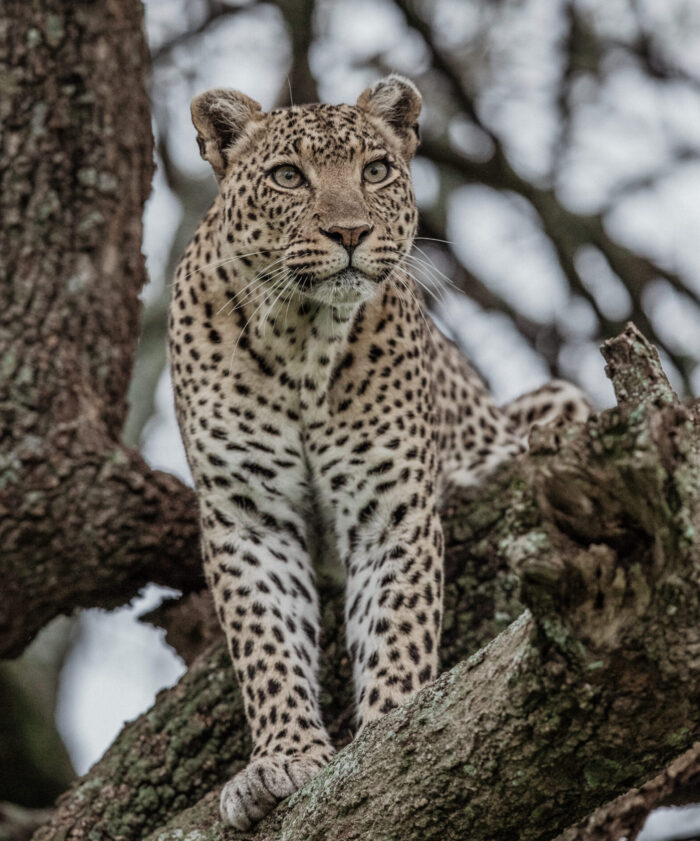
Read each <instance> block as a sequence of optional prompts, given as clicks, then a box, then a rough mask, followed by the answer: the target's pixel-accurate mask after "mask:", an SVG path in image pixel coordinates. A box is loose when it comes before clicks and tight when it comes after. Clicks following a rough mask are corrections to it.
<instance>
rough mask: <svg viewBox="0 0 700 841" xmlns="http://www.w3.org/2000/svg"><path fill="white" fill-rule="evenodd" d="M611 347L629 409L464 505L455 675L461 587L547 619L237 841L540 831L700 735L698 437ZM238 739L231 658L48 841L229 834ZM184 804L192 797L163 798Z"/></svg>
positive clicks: (659, 379)
mask: <svg viewBox="0 0 700 841" xmlns="http://www.w3.org/2000/svg"><path fill="white" fill-rule="evenodd" d="M604 353H605V355H606V359H607V361H608V374H609V376H610V377H611V379H612V381H613V384H614V387H615V390H616V394H617V396H618V401H619V405H618V407H617V408H615V409H612V410H609V411H607V412H603V413H601V414H600V415H598V416H595V417H594V418H592V419H591V420H590V421H589V422H588V423H587V424H586V425H585V426H583V425H582V426H579V427H572V428H570V429H568V430H565V431H562V430H555V429H546V428H543V429H540V430H536V431H535V432H534V433H533V436H532V441H531V444H532V449H531V453H530V454H529V456H528V457H526V458H525V459H523V460H522V462H521V463H520V464H519V465H518V466H517V467H511V468H510V469H506V470H505V471H503V473H501V474H499V475H497V476H496V477H494V479H493V480H492V481H491V482H489V483H488V484H487V485H486V486H485V487H484V488H483V489H480V490H479V491H478V492H476V493H474V492H472V494H471V495H467V496H466V497H465V498H461V497H460V498H458V499H457V498H456V499H454V500H452V501H450V502H448V506H447V511H446V513H445V522H446V533H447V536H448V541H449V544H450V547H451V549H450V551H449V552H448V563H447V567H448V574H449V576H450V584H449V585H448V587H447V609H446V613H445V615H446V634H445V643H446V646H447V648H446V653H447V656H446V657H445V663H446V664H447V665H450V664H451V663H454V662H455V660H456V659H459V658H460V656H461V654H462V653H463V652H464V635H463V634H462V633H461V632H459V631H458V632H457V633H455V625H456V624H457V623H458V622H459V621H460V620H459V619H458V618H457V616H461V615H467V616H468V615H469V614H468V611H466V610H465V605H464V601H461V599H462V598H465V600H466V601H467V602H468V603H469V604H470V605H471V611H472V614H474V613H475V612H476V613H478V609H481V604H480V601H479V598H478V597H477V596H475V591H478V590H479V588H478V587H475V586H474V583H473V581H472V583H471V586H469V584H468V583H467V582H468V581H469V578H470V573H469V569H472V570H473V572H472V575H473V576H474V580H478V577H477V576H478V570H479V569H480V566H481V563H482V562H483V559H485V558H486V559H488V558H490V559H491V566H492V568H496V569H500V570H501V572H500V573H499V574H498V577H499V578H500V579H501V580H502V581H504V580H507V579H508V578H509V575H508V574H506V575H505V576H503V569H504V567H505V568H506V569H507V568H510V570H511V573H510V581H511V586H512V580H513V573H514V571H515V570H518V571H519V573H520V576H521V578H522V598H523V599H524V601H525V602H526V603H527V605H528V606H529V608H530V611H531V612H526V613H524V614H523V615H521V617H520V618H519V619H518V620H517V621H516V622H514V623H513V624H512V625H511V626H509V627H508V628H507V629H506V630H505V631H503V632H502V633H501V634H500V635H499V636H498V637H497V638H496V639H495V640H494V641H493V642H491V643H490V644H489V645H488V646H487V647H486V648H484V649H482V650H481V651H480V652H479V653H478V654H477V655H474V656H473V657H472V658H471V659H470V660H469V661H467V662H463V663H460V664H459V665H456V666H454V668H452V670H451V671H449V672H446V673H445V674H443V675H442V677H440V678H439V679H438V680H437V681H436V682H435V683H434V684H432V685H431V686H430V687H427V688H426V689H425V690H424V691H422V692H421V693H419V694H418V695H417V696H415V697H414V699H413V700H412V701H411V702H409V704H407V705H406V706H404V707H402V708H400V709H399V710H396V711H394V712H392V713H390V714H389V715H388V716H386V717H385V718H383V719H382V720H381V721H379V722H377V723H376V724H374V725H372V726H370V727H368V728H367V729H366V730H365V731H364V732H363V734H362V735H361V736H360V737H359V738H357V739H355V741H353V742H352V744H351V745H350V746H349V747H347V748H346V749H345V750H344V751H342V752H341V753H340V754H339V755H338V757H337V758H336V759H335V760H334V761H333V762H332V763H331V765H330V766H329V767H327V768H326V769H324V770H323V771H322V772H320V774H319V775H318V776H317V777H316V778H315V779H314V780H313V781H312V782H311V783H310V784H309V785H308V786H306V787H305V788H304V789H303V790H302V791H301V792H299V793H297V794H296V795H295V796H294V797H292V798H290V800H289V801H287V802H286V803H284V804H283V805H281V806H280V808H278V809H277V810H276V811H275V813H273V815H271V816H269V817H268V818H267V819H265V820H264V821H263V822H262V823H261V824H260V825H259V826H258V828H257V830H256V832H255V833H253V834H247V835H245V836H240V837H246V838H251V839H252V838H255V839H256V841H264V839H270V841H273V839H274V841H277V839H281V838H284V839H285V841H296V839H297V838H298V839H304V841H314V840H315V839H322V838H323V839H325V838H329V837H334V838H340V837H342V838H344V839H348V841H350V839H360V838H367V837H373V838H374V837H379V836H380V835H387V837H393V836H392V833H393V832H395V831H396V829H397V828H398V827H401V833H402V834H401V838H402V839H405V841H411V839H412V838H416V839H417V838H421V839H433V838H434V839H438V838H439V839H444V838H446V837H448V838H449V837H450V833H451V834H452V835H453V836H454V838H463V837H469V838H472V839H504V841H505V839H510V838H513V837H519V838H521V839H524V841H525V840H526V839H535V838H540V837H542V836H543V835H548V834H551V835H553V834H555V833H557V832H561V831H562V830H564V829H565V828H566V827H567V826H568V825H569V824H570V823H571V820H572V819H576V818H579V817H582V816H583V815H585V814H586V813H587V812H590V811H591V810H592V809H594V808H595V807H596V806H598V805H600V804H601V803H602V802H604V801H606V800H608V799H610V798H611V797H614V796H616V795H617V794H619V793H620V792H622V791H624V790H625V789H626V788H628V787H629V786H630V785H633V784H637V785H638V784H640V783H642V782H643V781H644V779H646V778H647V777H648V776H649V775H652V774H654V773H657V772H658V771H659V770H660V769H661V768H662V767H663V766H664V765H665V764H667V762H668V761H669V760H671V759H672V758H673V756H675V755H677V754H678V753H679V751H682V750H683V749H685V748H687V747H689V746H690V745H691V744H692V742H693V740H695V739H698V738H700V722H698V720H697V715H696V711H697V706H698V703H700V664H699V663H698V661H697V657H696V656H695V655H694V654H693V652H696V651H697V648H698V646H700V586H698V585H700V551H699V545H698V534H700V482H699V481H698V477H699V476H700V433H699V429H700V423H698V419H697V418H696V417H694V416H693V415H692V414H691V413H690V412H689V410H687V409H685V408H684V407H683V406H681V405H680V404H679V403H678V401H677V399H676V397H675V395H674V394H673V392H672V391H671V389H670V387H669V385H668V382H667V381H666V379H665V376H664V374H663V372H662V370H661V367H660V365H659V362H658V357H657V355H656V353H655V351H654V350H653V349H652V348H651V347H650V346H649V345H648V344H647V343H646V342H645V341H644V340H643V338H642V337H641V335H640V334H639V332H638V331H636V330H635V329H634V328H632V327H629V328H628V329H627V331H625V333H624V334H623V335H622V336H620V337H618V338H617V339H615V340H612V341H610V342H608V343H607V344H606V346H605V350H604ZM460 529H461V530H460ZM455 549H457V551H458V554H457V557H455ZM472 554H475V555H476V557H477V561H476V565H475V566H474V567H468V566H466V564H467V563H468V560H467V559H469V558H470V556H471V555H472ZM459 582H461V584H459ZM455 584H459V587H457V588H456V587H455ZM460 588H461V590H462V595H461V596H459V597H457V596H456V595H455V593H456V592H458V591H459V589H460ZM465 590H466V591H467V592H468V595H466V597H465ZM326 597H327V598H326V600H325V601H326V604H327V605H328V609H327V610H326V611H324V624H325V631H326V634H325V642H324V650H325V652H326V654H327V657H326V668H327V669H328V671H329V672H330V674H331V676H332V678H333V679H335V680H336V681H337V680H338V678H339V677H341V678H342V682H343V683H344V682H345V680H346V671H347V663H346V662H345V663H344V662H343V657H344V655H343V654H342V650H341V649H340V646H339V645H338V637H337V631H338V624H339V620H338V616H340V615H341V611H340V610H339V606H338V600H339V599H340V598H341V596H340V593H338V592H336V593H335V594H333V593H331V594H330V598H328V592H326ZM510 598H511V599H512V591H511V597H510ZM515 604H517V603H516V602H515V601H514V600H512V601H511V602H510V605H509V608H508V610H507V611H506V614H507V615H508V612H509V611H512V610H513V608H514V605H515ZM491 606H493V602H492V603H491V605H489V608H490V607H491ZM477 608H478V609H477ZM516 609H517V608H516ZM489 612H490V611H489V609H488V608H487V609H486V613H489ZM497 615H498V611H497V609H494V612H493V614H491V616H490V617H489V622H487V623H486V624H487V625H488V624H490V625H491V628H493V624H492V623H493V619H494V618H495V617H496V616H497ZM329 622H330V625H329V624H328V623H329ZM482 630H485V628H482ZM328 655H330V656H328ZM325 679H326V680H328V674H327V675H326V678H325ZM348 683H349V681H348ZM334 693H335V689H334V690H333V692H332V693H329V694H334ZM326 707H327V708H326V718H327V720H333V721H334V722H335V723H337V722H338V721H342V720H343V718H342V714H341V715H338V711H339V710H340V711H341V713H342V709H341V708H342V703H341V705H340V706H339V705H338V695H334V698H333V700H332V701H331V702H330V708H329V707H328V697H327V698H326ZM334 713H335V718H333V714H334ZM242 725H243V718H242V710H241V704H240V699H239V698H238V695H237V692H236V691H235V689H234V687H233V678H232V675H231V669H230V667H229V666H228V660H227V655H226V653H225V651H224V649H223V646H221V645H220V646H219V647H218V648H215V649H214V650H213V651H210V652H209V653H208V654H206V655H204V656H203V657H201V658H200V659H199V660H197V661H196V663H195V664H194V665H193V667H192V668H191V669H190V672H189V673H188V675H187V676H186V677H185V678H183V681H182V682H181V684H180V685H179V687H177V688H176V689H174V690H171V691H170V692H169V693H166V694H165V695H163V696H161V698H160V700H159V702H158V703H157V704H156V707H155V708H154V710H153V711H151V712H150V713H147V714H146V715H144V716H143V717H142V718H141V719H140V720H139V721H138V722H136V724H135V725H132V726H131V727H130V728H127V729H126V730H125V731H124V733H123V734H122V736H121V737H120V739H119V740H118V741H117V743H116V744H115V746H114V747H113V748H112V749H110V751H109V752H108V753H107V755H106V756H105V758H104V759H103V760H102V761H101V762H100V763H99V764H98V765H97V766H96V767H95V769H93V772H92V773H91V775H89V776H88V777H86V778H85V779H84V780H83V781H82V782H81V783H79V785H78V786H77V788H76V789H75V790H74V791H73V792H72V793H71V794H69V795H67V796H66V797H65V798H64V799H63V801H62V802H61V804H60V807H59V809H58V811H57V813H56V815H55V817H54V820H53V821H52V823H51V824H49V825H48V826H47V827H44V828H43V829H42V830H40V832H39V833H38V834H37V836H36V841H50V839H54V838H58V837H60V838H62V839H66V840H68V839H82V838H86V837H87V836H88V834H89V835H90V838H91V839H94V838H102V837H104V838H107V837H112V838H113V837H120V838H125V839H132V838H133V839H136V838H140V837H143V836H144V835H145V834H147V833H148V832H151V833H153V839H154V841H155V839H156V838H158V839H160V841H169V840H170V839H173V840H174V839H176V838H178V837H182V833H183V832H187V831H189V830H194V829H196V830H197V831H198V833H199V834H198V836H197V837H198V839H199V841H213V839H219V838H222V839H223V838H225V837H227V833H228V830H225V829H224V828H223V827H222V826H221V824H219V823H218V820H217V818H216V802H215V801H216V793H215V792H213V793H206V792H211V789H212V788H214V786H216V785H218V783H219V782H220V781H221V780H222V779H223V778H224V777H225V776H226V775H227V774H228V773H230V772H232V771H235V770H236V769H237V768H239V767H241V766H242V764H243V762H244V760H245V755H246V750H247V744H246V742H247V735H243V734H245V732H246V731H245V730H244V728H243V726H242ZM334 733H335V736H336V738H338V736H339V735H340V736H341V738H340V739H339V742H341V743H342V741H343V739H342V734H340V733H339V731H338V728H337V727H335V729H334ZM130 769H138V773H136V775H135V776H134V777H133V778H132V771H130ZM105 785H106V786H107V788H105V787H104V786H105ZM144 790H146V791H148V793H149V794H148V804H151V805H148V804H144V800H143V798H144V794H143V792H144ZM171 791H176V792H177V795H176V796H177V800H176V801H175V800H174V798H173V797H172V796H170V799H169V801H166V796H167V793H168V792H171ZM202 795H205V796H204V798H203V799H202V800H201V801H199V802H197V801H198V798H199V797H201V796H202ZM105 802H108V803H109V804H110V808H109V809H108V810H106V811H105V810H104V803H105ZM166 802H167V807H164V805H163V804H164V803H166ZM182 809H184V811H181V810H182ZM175 812H180V813H179V814H175ZM164 824H165V825H164Z"/></svg>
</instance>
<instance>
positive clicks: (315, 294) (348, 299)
mask: <svg viewBox="0 0 700 841" xmlns="http://www.w3.org/2000/svg"><path fill="white" fill-rule="evenodd" d="M297 282H298V283H299V286H300V288H301V290H302V291H303V292H304V294H305V295H306V296H307V297H309V298H312V299H313V300H314V301H317V302H318V303H322V304H354V303H359V302H361V301H366V300H367V299H368V298H371V297H372V295H374V293H375V292H376V290H377V285H378V283H379V280H378V279H377V278H373V277H370V276H369V275H366V274H365V273H364V272H361V271H359V269H354V268H345V269H341V270H340V271H339V272H336V273H335V274H333V275H330V277H325V278H322V279H320V280H319V279H318V278H316V277H313V276H311V275H301V276H298V277H297Z"/></svg>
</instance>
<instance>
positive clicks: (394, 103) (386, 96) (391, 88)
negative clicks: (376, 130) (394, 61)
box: [357, 73, 422, 160]
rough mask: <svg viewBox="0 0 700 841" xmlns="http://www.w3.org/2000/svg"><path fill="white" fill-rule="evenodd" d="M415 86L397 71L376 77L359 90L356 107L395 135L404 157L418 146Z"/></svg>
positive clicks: (408, 157) (419, 106)
mask: <svg viewBox="0 0 700 841" xmlns="http://www.w3.org/2000/svg"><path fill="white" fill-rule="evenodd" d="M421 103H422V99H421V95H420V93H419V91H418V88H417V87H416V86H415V85H414V84H413V82H411V80H410V79H406V78H404V77H403V76H399V74H398V73H392V74H391V76H387V77H386V78H384V79H380V80H379V81H378V82H377V83H376V84H374V85H372V87H371V88H367V90H365V91H363V92H362V93H361V94H360V97H359V99H358V100H357V107H358V108H361V109H362V110H363V111H366V112H367V114H368V115H369V116H370V117H373V118H375V119H376V120H380V121H381V122H382V123H383V124H384V125H385V126H387V127H388V128H389V130H390V131H391V132H392V133H393V134H394V135H395V136H396V138H397V140H398V142H399V145H400V147H401V151H402V153H403V155H404V157H405V158H406V159H407V160H409V159H410V158H412V157H413V155H414V154H415V152H416V149H417V148H418V141H419V139H420V134H419V131H418V115H419V114H420V109H421Z"/></svg>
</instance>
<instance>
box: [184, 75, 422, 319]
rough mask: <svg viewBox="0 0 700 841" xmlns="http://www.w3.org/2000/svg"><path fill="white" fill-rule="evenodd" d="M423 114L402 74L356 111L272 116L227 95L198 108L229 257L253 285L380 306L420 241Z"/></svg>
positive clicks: (218, 92)
mask: <svg viewBox="0 0 700 841" xmlns="http://www.w3.org/2000/svg"><path fill="white" fill-rule="evenodd" d="M420 109H421V96H420V93H419V92H418V90H417V88H416V87H415V85H414V84H413V83H412V82H411V81H409V80H408V79H405V78H403V77H402V76H398V75H396V74H392V75H390V76H388V77H386V78H385V79H381V80H380V81H379V82H377V83H376V84H374V85H373V86H372V87H371V88H367V90H365V91H363V93H362V94H361V95H360V97H359V98H358V100H357V103H356V105H307V106H301V107H300V106H295V107H291V108H279V109H276V110H274V111H270V112H269V113H263V111H262V109H261V108H260V105H259V104H258V103H257V102H254V101H253V100H252V99H250V98H249V97H247V96H246V95H245V94H243V93H240V92H239V91H234V90H229V89H226V88H215V89H213V90H210V91H207V92H205V93H203V94H200V95H199V96H197V97H195V98H194V100H193V101H192V120H193V122H194V124H195V127H196V129H197V142H198V144H199V149H200V152H201V154H202V157H203V158H205V159H206V160H208V161H209V163H210V164H211V166H212V169H213V170H214V173H215V174H216V177H217V179H218V181H219V187H220V190H221V196H222V200H221V202H220V203H219V204H220V207H221V208H222V212H221V215H220V218H219V222H218V235H219V240H220V245H221V250H222V251H227V252H228V253H227V255H226V256H228V257H230V258H231V259H234V260H237V261H240V263H241V264H242V266H243V268H244V274H245V275H246V277H247V280H248V282H249V284H250V285H256V284H258V283H259V284H266V285H267V287H268V289H267V293H268V296H269V293H270V291H271V290H272V291H273V292H278V291H279V294H280V295H281V296H282V295H283V296H284V297H285V298H287V297H289V295H290V293H292V294H298V295H300V296H303V297H310V298H313V299H315V300H316V301H319V302H322V303H329V304H340V303H356V302H359V301H361V300H364V299H366V298H368V297H371V296H372V295H373V294H374V292H375V291H376V289H377V287H378V285H379V284H380V283H381V282H382V281H383V280H385V279H386V278H388V277H390V275H391V274H392V272H393V271H394V270H395V269H396V268H397V266H398V264H399V263H400V262H401V260H402V258H403V256H404V255H405V254H407V253H408V251H409V250H410V248H411V244H412V241H413V237H414V236H415V233H416V221H417V213H416V203H415V199H414V196H413V188H412V186H411V175H410V168H409V161H410V160H411V158H412V156H413V154H414V153H415V151H416V147H417V145H418V115H419V114H420ZM263 291H265V290H263Z"/></svg>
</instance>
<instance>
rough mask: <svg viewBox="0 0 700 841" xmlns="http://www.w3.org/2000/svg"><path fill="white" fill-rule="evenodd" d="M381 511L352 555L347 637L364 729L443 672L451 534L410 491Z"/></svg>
mask: <svg viewBox="0 0 700 841" xmlns="http://www.w3.org/2000/svg"><path fill="white" fill-rule="evenodd" d="M379 516H380V519H379V520H378V521H377V520H372V519H371V520H370V521H369V522H367V523H362V522H361V521H359V520H358V523H357V526H356V528H355V530H354V531H353V532H352V535H353V537H354V543H355V545H354V546H353V547H352V550H351V551H350V553H349V555H348V584H347V602H346V622H347V636H348V647H349V651H350V655H351V658H352V662H353V675H354V682H355V693H356V701H357V716H358V722H359V725H360V727H361V728H362V727H364V726H365V725H366V724H367V723H368V722H370V721H373V720H374V719H376V718H379V717H380V716H382V715H384V713H387V712H389V710H391V709H393V708H394V707H396V706H398V705H399V704H401V703H403V702H404V701H405V700H407V698H408V697H410V696H411V695H412V694H413V693H414V692H416V691H417V690H418V689H420V688H421V686H424V685H425V684H426V683H428V682H429V681H431V680H432V679H433V678H435V677H436V675H437V669H438V645H439V640H440V626H441V621H442V591H443V536H442V526H441V524H440V519H439V517H438V514H437V510H436V507H435V501H434V499H431V498H429V497H428V498H427V499H426V497H424V496H421V495H420V494H417V493H412V494H407V495H406V498H405V500H401V501H398V502H396V503H394V504H392V506H391V508H390V510H385V512H384V518H382V515H381V513H380V515H379ZM360 517H361V515H360ZM382 519H384V522H382Z"/></svg>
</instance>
